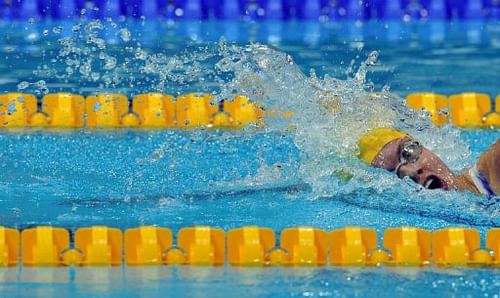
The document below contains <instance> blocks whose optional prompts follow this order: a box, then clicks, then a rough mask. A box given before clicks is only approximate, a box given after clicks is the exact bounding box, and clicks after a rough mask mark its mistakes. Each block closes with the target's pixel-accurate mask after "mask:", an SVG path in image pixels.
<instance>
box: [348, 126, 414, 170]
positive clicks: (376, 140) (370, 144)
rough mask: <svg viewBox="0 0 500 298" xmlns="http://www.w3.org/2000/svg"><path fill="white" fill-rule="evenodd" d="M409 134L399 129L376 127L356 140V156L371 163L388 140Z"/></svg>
mask: <svg viewBox="0 0 500 298" xmlns="http://www.w3.org/2000/svg"><path fill="white" fill-rule="evenodd" d="M407 136H409V135H408V134H407V133H404V132H402V131H400V130H397V129H393V128H388V127H378V128H374V129H372V130H370V131H368V132H367V133H366V134H364V135H363V136H362V137H361V138H360V139H359V140H358V148H359V154H358V157H359V158H360V159H362V160H363V161H365V162H366V163H368V164H372V162H373V160H374V159H375V157H377V155H378V154H379V152H380V151H381V150H382V149H383V148H384V147H385V145H387V144H389V143H390V142H392V141H394V140H396V139H399V138H403V137H407Z"/></svg>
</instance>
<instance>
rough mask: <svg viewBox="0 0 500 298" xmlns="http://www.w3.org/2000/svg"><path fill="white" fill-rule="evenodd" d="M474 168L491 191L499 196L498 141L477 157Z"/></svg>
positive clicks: (499, 167) (499, 154)
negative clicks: (486, 182)
mask: <svg viewBox="0 0 500 298" xmlns="http://www.w3.org/2000/svg"><path fill="white" fill-rule="evenodd" d="M476 167H477V169H478V171H479V172H480V173H481V174H482V175H483V176H484V177H485V178H486V179H487V180H488V183H489V184H490V187H491V189H492V190H493V191H494V192H495V193H496V194H497V195H498V194H500V139H498V140H496V142H495V143H494V144H493V145H491V146H490V148H488V150H486V151H485V152H484V153H483V154H481V156H480V157H479V159H478V161H477V164H476Z"/></svg>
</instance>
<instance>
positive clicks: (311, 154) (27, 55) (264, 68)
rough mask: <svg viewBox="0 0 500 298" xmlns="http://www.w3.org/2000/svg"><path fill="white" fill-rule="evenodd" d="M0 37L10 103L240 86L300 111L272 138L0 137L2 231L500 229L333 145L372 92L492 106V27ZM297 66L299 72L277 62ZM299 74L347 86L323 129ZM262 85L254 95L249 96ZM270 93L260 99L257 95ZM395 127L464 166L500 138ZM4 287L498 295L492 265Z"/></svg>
mask: <svg viewBox="0 0 500 298" xmlns="http://www.w3.org/2000/svg"><path fill="white" fill-rule="evenodd" d="M0 32H1V34H0V51H1V52H2V55H1V56H0V92H2V93H3V92H12V91H18V90H19V91H24V92H31V93H34V94H37V95H38V96H41V95H43V94H44V93H47V92H57V91H71V92H75V93H79V94H84V95H87V94H91V93H94V92H96V91H103V90H104V91H117V92H122V93H125V94H127V95H129V96H133V95H135V94H138V93H141V92H149V91H162V92H164V93H170V94H182V93H185V92H192V91H203V92H215V93H218V94H219V93H220V94H224V92H226V93H231V92H232V90H233V89H231V90H226V89H227V88H226V87H227V86H231V87H232V88H234V89H235V90H237V91H238V92H248V94H253V95H255V96H254V98H255V100H257V101H259V99H261V100H262V102H263V103H264V106H265V107H266V108H276V107H278V108H279V107H283V108H284V109H288V110H293V111H295V112H297V111H298V112H301V111H303V112H304V113H302V114H300V113H299V114H300V115H301V116H299V117H298V118H297V119H295V120H293V119H292V120H290V122H287V121H281V120H276V119H268V120H267V121H268V124H269V125H268V126H267V127H265V128H253V127H251V128H248V129H246V130H244V131H241V132H240V131H216V130H194V131H177V130H173V131H133V130H117V131H51V132H47V131H29V132H27V131H8V132H7V131H3V132H1V133H0V173H2V174H1V175H0V210H1V211H0V218H1V222H0V224H1V225H5V226H12V227H17V228H19V229H22V228H25V227H29V226H32V225H40V224H51V225H55V226H63V227H67V228H70V229H75V228H78V227H82V226H89V225H95V224H104V225H108V226H113V227H118V228H121V229H126V228H130V227H135V226H138V225H146V224H155V225H159V226H165V227H169V228H171V229H172V230H173V231H174V232H176V231H178V230H179V229H180V228H181V227H186V226H192V225H209V226H215V227H220V228H224V229H225V230H226V231H227V230H229V229H231V228H235V227H240V226H245V225H259V226H266V227H270V228H273V229H274V230H275V231H277V232H278V231H280V230H282V229H283V228H285V227H291V226H297V225H310V226H314V227H318V228H322V229H326V230H331V229H334V228H338V227H343V226H347V225H360V226H365V227H370V228H374V229H376V230H377V231H378V233H379V236H381V234H382V233H383V231H384V230H385V229H386V228H388V227H395V226H402V225H410V226H418V227H421V228H426V229H429V230H435V229H438V228H441V227H447V226H456V225H460V226H471V227H474V228H477V229H478V230H480V231H481V233H482V235H483V237H484V235H485V232H486V231H487V230H488V229H489V228H491V227H498V226H499V225H500V205H499V203H498V201H497V200H495V199H494V200H492V201H485V199H484V198H482V197H479V196H476V195H473V194H470V193H446V192H442V191H428V190H422V189H420V188H418V187H417V186H416V185H414V184H412V183H411V182H408V181H404V180H398V179H395V178H394V177H393V176H391V174H390V173H385V172H383V171H380V170H376V169H367V168H366V167H365V166H364V165H363V164H362V163H360V162H359V161H357V160H355V159H352V158H349V157H346V156H344V155H346V154H345V153H346V152H349V150H351V149H350V147H349V146H351V144H350V143H349V140H346V141H344V140H343V139H341V138H338V136H342V133H344V130H343V129H344V128H345V129H346V130H353V131H356V127H357V126H359V125H362V124H363V123H364V122H363V121H364V120H363V119H358V118H356V115H357V114H356V113H357V112H362V114H363V113H365V112H369V111H368V109H370V108H372V107H369V106H367V101H365V97H366V94H371V93H372V92H382V90H385V91H383V92H382V93H383V94H390V95H387V96H389V97H390V99H391V100H393V101H394V102H396V103H398V104H399V102H398V100H400V98H399V97H398V96H401V97H404V96H405V95H407V94H408V93H411V92H415V91H434V92H439V93H444V94H454V93H459V92H464V91H476V92H485V93H488V94H490V95H491V96H492V97H494V96H496V95H497V94H500V90H499V88H498V82H499V80H500V55H499V53H500V42H499V41H500V24H499V23H498V22H483V21H469V22H453V23H443V22H437V21H432V22H431V21H429V22H409V23H404V22H395V21H394V22H391V21H389V22H383V21H381V22H366V23H364V24H363V23H359V22H349V21H346V22H340V23H325V24H321V23H317V22H263V23H251V22H249V23H234V22H223V21H217V22H216V21H207V22H177V23H166V22H163V23H162V22H154V21H142V22H141V21H136V22H131V21H130V22H127V23H123V22H116V23H115V22H107V21H103V22H101V23H95V22H94V23H90V24H89V23H85V24H81V25H79V23H78V22H76V21H75V22H61V23H59V22H48V21H45V22H36V21H33V22H3V23H0ZM221 36H224V38H225V40H221V39H220V37H221ZM256 43H259V44H262V45H270V46H271V48H267V47H265V48H263V46H258V45H256ZM249 44H250V45H249ZM273 48H276V49H277V50H273ZM372 51H378V54H379V59H378V62H377V63H375V64H374V65H369V67H368V69H367V76H366V81H363V82H360V81H356V80H355V79H354V78H356V75H359V74H360V73H362V71H360V69H363V65H364V62H365V61H366V59H367V57H369V56H370V53H371V52H372ZM285 53H286V54H285ZM287 54H288V55H290V57H291V58H292V59H293V61H294V63H293V65H294V66H296V67H290V66H289V65H288V64H287V65H284V64H280V61H281V60H280V59H282V58H283V57H285V58H286V57H288V56H287ZM172 57H174V58H175V59H173V58H172ZM224 57H230V58H231V59H228V60H224V59H223V58H224ZM286 59H288V58H286ZM286 59H285V60H286ZM221 61H223V62H221ZM239 61H243V62H242V63H238V62H239ZM169 63H170V64H169ZM214 65H216V66H214ZM241 65H243V66H241ZM311 69H313V70H314V73H315V74H312V72H311ZM304 73H305V74H306V75H304ZM315 77H317V79H315ZM329 77H330V78H331V77H334V78H337V79H339V80H340V81H331V80H329ZM362 77H363V76H362ZM242 78H250V79H249V80H250V81H249V82H250V83H247V84H246V81H245V80H241V79H242ZM363 78H364V77H363ZM236 79H240V80H236ZM297 79H299V80H302V79H303V80H307V81H309V80H310V81H311V82H312V83H311V85H314V84H317V85H318V86H320V89H321V88H323V89H325V90H326V89H328V90H335V91H337V92H338V93H336V95H338V96H339V97H340V98H341V100H342V103H343V104H344V108H345V109H346V112H345V113H344V114H343V115H342V117H343V118H338V119H337V120H335V121H333V122H332V123H331V126H330V123H327V124H325V125H323V123H318V122H319V120H317V119H316V120H315V117H316V116H318V115H316V114H314V112H315V111H316V110H314V109H313V108H312V107H311V105H314V104H315V102H314V101H313V100H311V99H310V98H308V97H307V96H306V95H307V92H310V90H309V89H308V90H305V91H306V92H305V93H306V94H301V92H302V91H301V88H309V87H310V85H305V86H300V82H298V81H297ZM269 82H270V83H269ZM298 83H299V86H298V87H297V85H298ZM259 84H260V85H259ZM280 84H282V86H281V85H280ZM256 85H258V86H260V89H258V90H253V89H252V88H251V87H252V86H256ZM278 85H280V86H278ZM249 86H250V87H249ZM384 86H388V87H384ZM249 89H250V90H249ZM287 90H292V91H290V92H289V93H287V92H288V91H287ZM311 90H315V89H314V88H313V89H311ZM387 90H390V93H388V91H387ZM261 92H264V93H265V95H266V96H262V97H259V96H261ZM309 94H311V93H309ZM294 95H296V97H295V96H294ZM310 100H311V101H310ZM399 106H402V105H401V104H400V105H399ZM375 108H376V106H375V107H374V109H375ZM309 112H310V113H309ZM351 115H352V116H351ZM367 115H368V114H367ZM322 117H327V116H325V115H320V116H318V119H323V120H324V119H326V118H322ZM401 117H402V119H404V120H405V121H406V122H407V123H410V124H408V125H410V126H408V128H409V129H410V130H412V131H414V133H415V134H416V135H417V136H421V137H425V138H426V139H423V140H422V141H423V142H424V144H426V145H428V146H429V147H431V148H433V149H435V150H436V151H437V152H438V154H440V156H441V157H442V158H443V159H444V160H446V161H447V162H448V163H449V164H450V165H451V167H452V168H453V170H456V171H459V170H461V169H462V168H463V167H465V166H466V165H470V164H472V162H473V161H474V160H476V158H477V156H478V155H479V154H480V153H481V152H482V151H483V150H485V149H486V148H488V146H489V145H490V144H492V143H493V142H494V141H495V140H497V139H498V138H499V137H500V133H499V131H498V130H484V131H459V130H457V129H454V128H452V127H447V128H444V129H441V130H435V129H433V128H429V127H427V128H426V126H425V125H424V126H422V127H423V128H426V129H424V132H420V131H419V129H420V128H422V127H420V126H411V125H414V124H412V123H414V121H416V120H419V121H424V120H423V119H424V118H423V117H420V116H419V115H414V114H411V115H406V114H405V116H404V117H403V116H401ZM358 121H359V124H357V123H358ZM297 126H298V127H297ZM425 131H428V133H427V132H425ZM440 138H441V139H440ZM346 139H349V138H348V137H347V138H346ZM426 142H427V143H426ZM332 152H337V153H339V155H340V156H341V157H342V158H340V159H338V158H337V157H334V156H332V155H336V154H332ZM333 167H341V168H342V169H343V170H347V171H352V172H353V173H355V174H356V176H355V179H353V180H352V181H350V182H346V183H345V182H342V181H339V179H337V178H336V177H333V176H334V175H332V174H331V173H329V172H328V169H331V168H333ZM0 276H1V277H2V278H1V279H2V282H1V283H0V289H1V292H2V296H6V297H15V296H25V295H29V296H48V295H60V294H67V295H77V296H83V295H92V296H112V295H118V294H120V295H128V296H131V297H134V296H153V295H159V294H162V295H167V296H179V295H183V296H187V297H194V296H207V295H208V296H236V295H242V296H252V297H261V296H272V297H276V296H278V297H280V296H283V297H288V296H306V297H308V296H313V297H318V296H327V297H329V296H365V295H366V291H370V294H372V295H373V296H386V295H387V294H388V293H387V289H391V292H392V293H391V294H393V295H396V296H405V297H406V296H408V297H421V296H428V295H432V296H460V297H462V296H471V297H472V296H473V297H476V296H484V297H492V296H493V297H498V295H500V277H499V275H498V270H493V269H440V268H435V267H430V268H424V269H416V268H369V269H362V268H345V269H339V268H333V267H326V268H319V269H315V268H263V269H259V268H234V267H230V266H225V267H222V268H186V267H179V268H170V267H166V268H165V267H159V268H156V267H147V268H129V267H126V268H111V269H108V268H52V269H51V268H42V269H33V268H9V269H2V268H0ZM133 292H135V293H136V294H133ZM4 294H5V295H4Z"/></svg>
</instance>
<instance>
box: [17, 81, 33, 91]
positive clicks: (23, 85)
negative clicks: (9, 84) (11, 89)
mask: <svg viewBox="0 0 500 298" xmlns="http://www.w3.org/2000/svg"><path fill="white" fill-rule="evenodd" d="M29 86H30V83H28V82H26V81H22V82H21V83H19V84H17V90H24V89H26V88H28V87H29Z"/></svg>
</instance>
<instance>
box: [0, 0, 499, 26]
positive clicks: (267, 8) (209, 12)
mask: <svg viewBox="0 0 500 298" xmlns="http://www.w3.org/2000/svg"><path fill="white" fill-rule="evenodd" d="M3 3H4V4H3V5H2V6H0V18H3V19H11V18H14V19H16V18H17V19H27V18H49V19H65V18H73V17H82V16H83V17H88V18H107V17H120V16H126V17H132V18H141V17H146V18H166V19H210V18H216V19H232V20H238V19H247V20H269V19H271V20H288V19H302V20H319V21H328V20H336V19H404V20H411V19H500V2H498V1H494V0H465V1H462V0H417V1H410V0H400V1H392V0H339V1H328V0H225V1H221V0H156V1H146V0H135V1H133V0H108V1H105V0H94V1H84V0H14V1H4V2H3Z"/></svg>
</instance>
